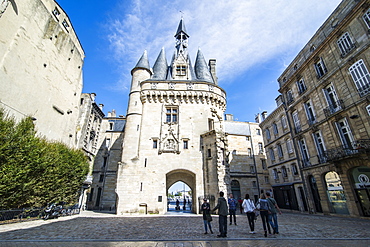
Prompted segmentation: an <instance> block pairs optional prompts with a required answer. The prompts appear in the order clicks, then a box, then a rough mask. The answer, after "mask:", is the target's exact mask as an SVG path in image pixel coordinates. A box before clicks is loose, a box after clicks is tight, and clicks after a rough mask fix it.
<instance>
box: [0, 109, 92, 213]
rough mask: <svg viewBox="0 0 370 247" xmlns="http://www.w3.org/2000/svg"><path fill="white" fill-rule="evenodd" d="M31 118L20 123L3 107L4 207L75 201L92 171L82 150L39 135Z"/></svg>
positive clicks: (0, 175)
mask: <svg viewBox="0 0 370 247" xmlns="http://www.w3.org/2000/svg"><path fill="white" fill-rule="evenodd" d="M36 134H37V133H36V131H35V128H34V124H33V121H32V119H31V118H25V119H23V120H21V121H20V122H19V123H17V122H16V121H15V120H14V119H13V118H11V117H7V116H6V115H5V113H4V111H3V110H2V109H0V208H2V209H9V208H22V207H40V206H44V205H46V204H47V203H48V202H61V201H63V202H67V203H75V202H76V200H77V198H78V192H79V190H80V188H81V184H82V182H83V180H84V179H85V177H86V174H87V172H88V161H87V158H86V156H85V155H84V153H83V152H82V151H81V150H75V149H71V148H69V147H67V146H66V145H64V144H62V143H58V142H48V141H46V140H45V139H43V138H39V137H37V136H36Z"/></svg>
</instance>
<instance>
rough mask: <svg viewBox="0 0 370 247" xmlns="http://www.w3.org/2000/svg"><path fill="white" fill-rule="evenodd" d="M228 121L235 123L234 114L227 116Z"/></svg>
mask: <svg viewBox="0 0 370 247" xmlns="http://www.w3.org/2000/svg"><path fill="white" fill-rule="evenodd" d="M225 116H226V121H234V115H233V114H225Z"/></svg>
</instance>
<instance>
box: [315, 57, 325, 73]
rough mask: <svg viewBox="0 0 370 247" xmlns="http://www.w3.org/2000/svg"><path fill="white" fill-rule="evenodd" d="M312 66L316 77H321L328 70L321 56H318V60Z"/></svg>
mask: <svg viewBox="0 0 370 247" xmlns="http://www.w3.org/2000/svg"><path fill="white" fill-rule="evenodd" d="M314 66H315V70H316V74H317V77H318V78H321V77H323V76H324V75H325V74H326V72H328V70H327V69H326V67H325V64H324V60H322V58H320V60H319V61H318V62H316V63H315V64H314Z"/></svg>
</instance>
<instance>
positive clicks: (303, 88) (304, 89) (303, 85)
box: [297, 79, 307, 94]
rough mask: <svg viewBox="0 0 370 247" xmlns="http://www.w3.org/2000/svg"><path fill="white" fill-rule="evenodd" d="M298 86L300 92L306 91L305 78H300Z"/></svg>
mask: <svg viewBox="0 0 370 247" xmlns="http://www.w3.org/2000/svg"><path fill="white" fill-rule="evenodd" d="M297 87H298V93H299V94H302V93H304V92H305V91H306V89H307V88H306V85H305V84H304V81H303V79H300V80H299V81H297Z"/></svg>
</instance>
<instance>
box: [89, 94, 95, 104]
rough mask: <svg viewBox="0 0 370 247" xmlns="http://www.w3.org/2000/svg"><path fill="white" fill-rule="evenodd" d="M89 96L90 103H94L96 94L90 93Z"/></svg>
mask: <svg viewBox="0 0 370 247" xmlns="http://www.w3.org/2000/svg"><path fill="white" fill-rule="evenodd" d="M90 95H91V96H90V97H91V100H92V102H95V98H96V93H91V94H90Z"/></svg>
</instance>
